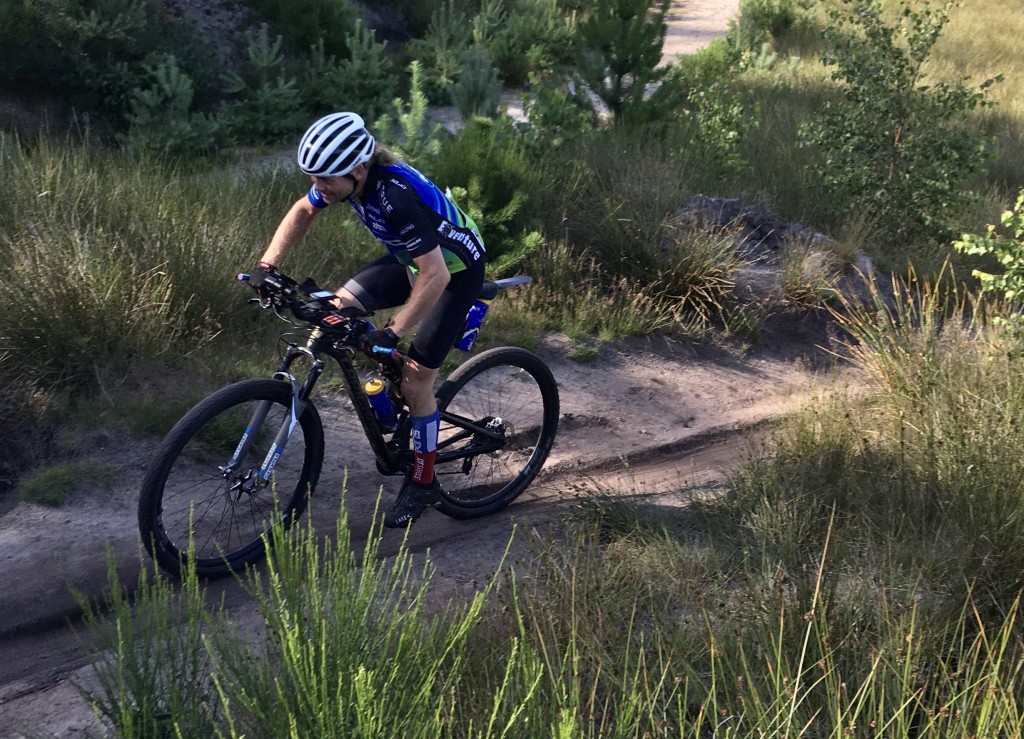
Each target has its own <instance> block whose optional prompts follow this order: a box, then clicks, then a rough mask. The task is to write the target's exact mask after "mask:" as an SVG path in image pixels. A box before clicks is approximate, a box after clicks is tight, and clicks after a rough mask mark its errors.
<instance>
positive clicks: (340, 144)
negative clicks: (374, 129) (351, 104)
mask: <svg viewBox="0 0 1024 739" xmlns="http://www.w3.org/2000/svg"><path fill="white" fill-rule="evenodd" d="M373 148H374V140H373V136H371V135H370V132H369V131H367V130H366V126H365V124H364V123H363V119H362V118H361V117H360V116H358V115H356V114H355V113H331V114H330V115H325V116H324V117H323V118H321V119H320V120H318V121H317V122H316V123H314V124H313V125H312V126H310V127H309V130H307V131H306V133H305V134H304V135H303V136H302V141H300V142H299V156H298V160H299V169H301V170H302V171H303V172H305V173H306V174H308V175H314V176H316V177H341V176H343V175H347V174H348V173H349V172H351V171H352V170H353V169H355V168H356V167H358V166H359V165H360V164H364V163H366V162H368V161H370V157H372V156H373Z"/></svg>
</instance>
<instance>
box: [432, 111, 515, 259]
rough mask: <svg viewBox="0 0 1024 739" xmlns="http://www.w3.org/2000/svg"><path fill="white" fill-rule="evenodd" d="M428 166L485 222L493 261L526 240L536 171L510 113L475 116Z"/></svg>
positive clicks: (465, 207) (436, 178) (483, 228)
mask: <svg viewBox="0 0 1024 739" xmlns="http://www.w3.org/2000/svg"><path fill="white" fill-rule="evenodd" d="M426 167H427V168H426V169H425V170H424V172H426V173H429V175H430V177H431V179H433V180H434V181H435V182H436V183H437V184H438V186H439V187H441V188H442V189H443V188H445V187H449V188H451V190H452V192H453V193H454V194H455V201H456V202H457V203H458V204H459V206H460V207H461V208H462V209H463V210H465V211H466V213H468V214H469V215H470V217H472V218H473V220H474V221H475V222H476V224H477V226H478V227H479V228H480V233H481V235H482V236H483V239H484V243H485V244H486V245H487V257H488V260H489V261H492V262H493V261H495V260H497V259H500V258H501V257H502V256H503V255H505V254H506V253H508V252H510V251H513V250H515V249H516V248H517V247H518V246H519V245H520V243H521V242H520V240H519V239H520V237H521V235H522V233H523V232H524V231H526V230H529V228H530V226H531V225H532V224H531V223H529V222H528V221H527V220H526V216H527V213H526V211H525V210H524V206H525V205H526V203H527V200H528V193H529V192H530V183H531V181H532V179H533V174H532V173H531V170H530V163H529V160H528V159H527V157H526V154H525V151H524V149H523V146H522V144H521V141H520V139H519V137H518V135H517V134H516V131H515V129H514V127H513V124H512V123H511V121H510V120H509V119H507V118H500V119H497V120H489V119H485V118H472V119H470V120H469V121H467V123H466V126H465V128H464V129H463V130H462V131H461V132H460V133H459V135H458V136H457V137H456V138H454V139H453V140H451V141H449V142H446V143H445V145H444V146H442V147H441V149H440V150H439V151H438V153H437V154H436V155H434V156H433V157H431V159H430V162H429V163H428V164H427V165H426Z"/></svg>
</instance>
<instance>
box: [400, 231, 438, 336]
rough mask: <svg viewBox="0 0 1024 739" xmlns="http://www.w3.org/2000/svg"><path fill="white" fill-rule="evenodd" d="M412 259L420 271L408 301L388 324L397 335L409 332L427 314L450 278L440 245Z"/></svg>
mask: <svg viewBox="0 0 1024 739" xmlns="http://www.w3.org/2000/svg"><path fill="white" fill-rule="evenodd" d="M413 261H414V262H415V263H416V266H417V267H418V268H419V271H420V273H419V274H418V275H417V276H416V282H415V283H414V284H413V286H412V293H411V294H410V295H409V300H408V302H406V304H405V305H404V306H402V309H401V310H399V311H398V313H396V314H395V317H394V318H392V319H391V324H390V328H391V330H392V331H394V332H395V333H396V334H398V335H399V336H404V335H406V334H407V333H409V332H410V331H411V330H412V329H413V328H415V327H416V324H418V323H419V322H420V321H421V320H422V319H423V316H425V315H427V313H428V312H429V311H430V309H431V308H433V307H434V305H435V304H436V303H437V299H438V298H440V297H441V293H443V292H444V290H445V288H446V287H448V282H449V281H450V280H451V278H452V276H451V275H450V274H449V273H448V265H446V264H445V263H444V256H443V255H442V254H441V248H440V247H437V248H435V249H431V250H430V251H428V252H427V253H426V254H424V255H423V256H420V257H416V258H415V259H413Z"/></svg>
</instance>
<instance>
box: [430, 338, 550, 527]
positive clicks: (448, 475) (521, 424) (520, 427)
mask: <svg viewBox="0 0 1024 739" xmlns="http://www.w3.org/2000/svg"><path fill="white" fill-rule="evenodd" d="M437 404H438V408H439V409H440V411H441V426H440V429H439V432H438V446H437V460H436V461H435V463H434V473H435V475H436V476H437V480H438V482H440V483H441V487H442V488H443V492H442V494H441V503H440V505H439V508H440V510H441V512H442V513H445V514H447V515H449V516H452V517H453V518H476V517H477V516H485V515H488V514H490V513H494V512H495V511H498V510H501V509H502V508H504V507H505V506H507V505H508V504H509V503H511V502H512V501H513V500H515V498H516V497H517V496H518V495H519V494H520V493H522V492H523V491H524V490H525V489H526V487H527V486H528V485H529V484H530V483H531V482H532V481H533V479H534V478H535V477H536V476H537V473H538V472H540V468H541V467H542V466H543V464H544V461H545V460H546V459H547V456H548V453H549V452H550V451H551V446H552V444H554V441H555V434H556V432H557V430H558V385H557V384H556V383H555V378H554V376H553V375H552V374H551V370H549V369H548V367H547V365H545V364H544V362H542V361H541V360H540V358H539V357H537V356H536V355H535V354H532V353H531V352H528V351H526V350H525V349H520V348H517V347H499V348H497V349H491V350H489V351H486V352H483V353H482V354H479V355H478V356H476V357H474V358H473V359H471V360H470V361H469V362H467V363H466V364H464V365H462V366H461V367H459V368H458V369H457V370H455V372H453V373H452V375H451V377H449V378H448V380H447V382H445V383H443V384H442V385H441V387H440V388H439V389H438V392H437Z"/></svg>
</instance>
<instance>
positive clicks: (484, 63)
mask: <svg viewBox="0 0 1024 739" xmlns="http://www.w3.org/2000/svg"><path fill="white" fill-rule="evenodd" d="M451 96H452V102H453V103H454V104H455V107H456V108H458V109H459V113H461V114H462V117H463V118H470V117H472V116H476V115H480V116H485V117H490V118H493V117H494V116H495V115H497V113H498V104H499V103H500V102H501V80H499V79H498V73H497V71H496V70H495V69H494V67H493V66H492V65H491V55H490V54H489V53H488V52H487V50H486V49H484V48H482V47H477V46H474V47H473V48H471V49H468V50H467V51H465V52H464V53H463V55H462V74H460V75H459V81H458V82H456V83H455V85H453V86H452V89H451Z"/></svg>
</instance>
